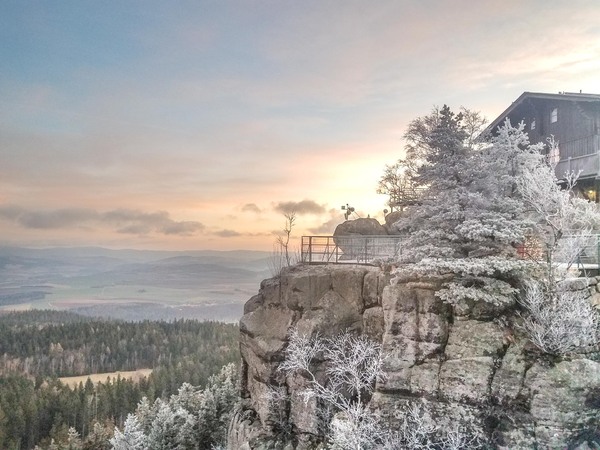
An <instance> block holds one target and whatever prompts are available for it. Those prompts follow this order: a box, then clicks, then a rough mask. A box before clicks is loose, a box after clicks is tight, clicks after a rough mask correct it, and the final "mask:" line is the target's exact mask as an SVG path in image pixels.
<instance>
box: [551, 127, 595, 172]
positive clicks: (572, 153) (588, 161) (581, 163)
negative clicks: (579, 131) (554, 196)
mask: <svg viewBox="0 0 600 450" xmlns="http://www.w3.org/2000/svg"><path fill="white" fill-rule="evenodd" d="M559 147H560V161H559V162H558V164H557V165H556V176H557V177H558V178H559V179H561V178H564V175H565V173H567V172H575V173H579V177H580V178H590V177H596V176H599V175H600V136H598V135H593V136H588V137H585V138H582V139H576V140H573V141H567V142H560V143H559Z"/></svg>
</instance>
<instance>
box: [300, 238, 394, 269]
mask: <svg viewBox="0 0 600 450" xmlns="http://www.w3.org/2000/svg"><path fill="white" fill-rule="evenodd" d="M404 239H405V238H404V237H403V236H302V249H301V255H302V262H304V263H308V264H327V263H334V264H344V263H345V264H370V263H371V262H373V261H374V260H376V259H387V258H397V257H399V256H400V255H401V254H402V242H403V240H404Z"/></svg>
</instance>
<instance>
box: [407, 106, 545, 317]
mask: <svg viewBox="0 0 600 450" xmlns="http://www.w3.org/2000/svg"><path fill="white" fill-rule="evenodd" d="M466 113H468V114H469V115H470V116H469V117H471V120H470V123H473V119H472V117H473V116H475V114H474V113H472V112H468V111H465V112H463V113H461V114H458V115H455V114H454V113H452V112H451V111H450V109H449V108H448V107H447V106H444V107H443V108H442V109H441V110H434V112H433V113H432V114H431V115H430V116H428V117H429V118H428V119H427V120H425V121H424V119H417V121H416V122H418V123H422V122H423V121H424V122H425V123H429V124H431V126H430V127H422V126H416V125H415V124H414V123H413V125H411V126H410V127H409V131H408V132H407V135H406V139H407V141H408V142H409V144H408V149H407V156H408V157H409V158H413V157H418V158H420V159H421V161H422V162H421V163H420V164H416V163H411V164H410V166H411V167H414V166H417V167H418V168H417V170H416V171H413V172H412V176H413V178H414V180H415V182H417V183H419V184H420V185H421V186H422V187H423V188H425V189H426V190H427V192H428V193H427V195H426V197H425V198H424V200H423V201H422V202H421V203H420V204H418V205H414V206H411V207H409V208H408V209H407V212H406V216H405V217H404V218H402V219H401V220H400V221H399V222H397V223H396V224H395V227H396V229H397V230H398V231H399V232H401V233H405V234H406V235H407V241H406V251H405V252H404V254H403V258H402V260H401V262H404V263H411V264H408V265H402V266H400V269H399V270H398V275H399V276H401V277H405V276H408V277H413V276H423V275H425V274H429V275H438V276H439V275H441V276H448V275H456V276H455V277H453V278H452V280H451V281H448V282H446V283H444V286H443V289H442V290H441V291H440V293H439V295H440V297H442V298H443V299H444V300H446V301H449V302H450V303H455V304H459V303H461V302H464V301H467V300H471V301H485V302H488V303H491V304H493V305H496V306H508V305H511V304H513V303H514V294H515V293H516V292H517V291H516V288H517V286H518V278H519V274H520V273H521V272H522V270H523V264H522V262H521V261H519V260H518V259H517V258H516V255H517V248H518V246H519V245H520V244H522V243H523V242H524V241H525V238H526V235H527V233H528V231H529V230H530V229H531V227H532V222H531V220H530V218H529V217H528V215H527V214H526V213H525V205H524V201H523V198H522V196H521V195H520V193H519V191H518V180H519V178H520V177H522V176H523V174H524V169H525V168H527V167H530V166H535V165H538V164H540V163H541V162H542V158H543V157H542V155H541V154H540V149H539V148H538V147H537V146H529V142H528V138H527V135H526V134H525V133H524V132H523V125H520V126H519V127H517V128H513V127H511V125H510V123H508V122H506V123H505V124H504V126H503V127H501V128H500V130H499V134H498V136H495V137H493V138H492V139H491V140H490V142H489V143H487V144H483V143H481V142H479V143H478V142H477V141H475V140H474V139H473V138H472V133H473V131H472V130H473V128H472V127H471V128H469V127H467V124H466V123H465V120H464V117H465V114H466ZM479 123H481V122H479ZM469 131H471V133H469ZM409 173H410V172H409Z"/></svg>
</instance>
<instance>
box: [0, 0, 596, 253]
mask: <svg viewBox="0 0 600 450" xmlns="http://www.w3.org/2000/svg"><path fill="white" fill-rule="evenodd" d="M580 90H581V91H583V92H588V93H600V2H598V1H597V0H569V1H556V0H519V1H514V0H502V1H496V0H490V1H486V0H480V1H477V2H474V1H472V0H421V1H413V0H410V1H409V0H393V1H388V0H377V1H366V0H363V1H354V0H335V1H331V0H318V1H313V0H303V1H291V0H290V1H287V0H278V1H270V0H261V1H258V0H256V1H253V0H247V1H241V0H239V1H226V0H211V1H208V0H194V1H172V2H171V1H152V0H145V1H123V0H118V1H111V0H104V1H87V0H61V1H59V2H48V1H35V0H31V1H30V0H26V1H23V0H2V1H1V2H0V245H19V246H29V247H48V246H103V247H109V248H138V249H165V250H167V249H168V250H200V249H214V250H233V249H254V250H266V251H270V250H271V249H272V245H273V242H274V239H275V233H277V232H278V231H279V230H281V229H282V228H283V227H284V225H285V219H284V214H285V213H286V212H288V211H290V210H295V211H296V213H297V219H296V223H295V227H294V229H293V233H292V235H293V236H295V237H296V238H297V237H299V236H301V235H327V234H331V233H332V232H333V231H334V229H335V226H336V225H337V224H339V223H341V222H343V220H344V217H343V211H341V206H342V205H346V204H350V205H351V206H353V207H355V208H356V211H357V213H358V214H359V215H360V216H361V217H367V216H370V217H376V218H379V219H381V217H382V210H383V209H384V208H385V203H386V198H385V196H383V195H380V194H377V193H376V189H377V181H378V180H379V178H380V176H381V174H382V172H383V170H384V167H385V165H386V164H392V163H394V162H395V161H396V160H397V159H399V158H401V157H402V156H403V154H404V153H403V147H404V142H403V138H402V136H403V133H404V131H405V129H406V126H407V124H408V123H409V122H410V121H411V120H413V119H415V118H416V117H419V116H423V115H426V114H428V113H429V112H430V111H431V110H432V108H433V107H434V106H440V105H443V104H448V105H449V106H450V107H451V108H453V109H458V108H459V107H460V106H465V107H467V108H470V109H473V110H478V111H481V112H482V113H483V114H484V115H485V116H486V117H487V118H488V119H489V120H493V119H494V118H495V117H496V116H498V115H499V114H500V113H501V112H502V111H503V110H504V109H505V108H507V107H508V106H509V105H510V103H511V102H512V101H514V100H515V99H516V98H517V97H518V96H519V95H520V94H521V93H522V92H524V91H533V92H549V93H556V92H559V91H567V92H579V91H580ZM294 242H297V240H295V241H294Z"/></svg>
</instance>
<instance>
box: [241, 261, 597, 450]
mask: <svg viewBox="0 0 600 450" xmlns="http://www.w3.org/2000/svg"><path fill="white" fill-rule="evenodd" d="M390 279H391V276H390V274H389V273H386V272H384V271H382V270H380V269H378V268H375V267H367V266H300V267H296V268H293V269H291V270H286V271H284V272H283V274H282V275H281V277H280V279H278V280H275V279H273V280H266V281H264V282H263V283H262V284H261V289H260V292H259V293H258V295H256V296H254V297H252V298H251V299H250V300H249V301H248V303H247V304H246V307H245V310H244V312H245V314H244V316H243V318H242V319H241V321H240V349H241V354H242V359H243V364H242V368H243V369H242V378H243V382H242V399H243V409H244V413H243V414H240V415H237V416H236V417H238V418H242V417H254V419H253V421H249V420H248V419H247V420H245V421H241V419H238V420H240V421H241V422H240V423H239V424H237V425H236V424H235V423H234V424H232V427H231V429H232V432H231V435H232V437H231V439H233V438H235V446H234V444H231V442H230V448H232V449H233V448H235V449H267V448H274V449H275V448H277V449H279V448H287V449H290V450H291V449H310V448H316V446H317V445H318V443H319V439H320V433H321V430H319V427H318V423H319V418H318V416H317V410H318V408H317V406H318V405H317V404H316V403H314V402H313V403H311V402H310V401H309V402H305V400H304V399H303V398H302V395H301V389H302V386H303V380H302V379H301V377H288V378H287V379H286V378H285V377H284V376H283V375H282V373H281V372H280V371H278V370H277V368H278V365H279V363H280V362H281V361H282V360H283V358H284V350H285V347H286V344H287V339H288V337H289V333H290V330H291V329H293V328H296V329H297V330H298V331H299V332H300V333H302V334H305V335H308V336H316V335H319V336H324V337H331V336H334V335H336V334H339V333H341V332H343V331H346V330H350V331H352V332H354V333H357V334H361V333H362V334H365V335H367V336H368V337H370V338H371V339H373V340H376V341H378V342H380V343H381V345H382V348H383V350H384V352H385V354H386V355H387V358H386V360H385V363H384V370H385V374H386V377H385V379H384V380H382V381H381V382H379V383H378V385H377V386H376V390H375V393H374V395H373V397H372V399H371V407H372V408H375V409H378V410H379V411H380V412H381V415H382V416H384V417H388V418H389V420H390V424H392V425H394V420H396V419H394V417H398V414H396V413H395V412H398V411H400V410H402V409H403V408H405V407H406V405H407V404H408V403H410V402H420V404H426V405H427V408H428V410H429V412H430V414H431V416H432V417H433V418H434V420H435V421H436V423H437V424H438V425H440V426H447V427H452V426H456V425H457V422H458V425H460V426H467V425H468V426H474V425H477V426H480V427H481V429H483V430H484V431H485V433H486V434H487V436H488V438H489V439H490V440H491V441H492V442H494V445H495V447H496V448H503V449H530V448H566V447H568V446H569V445H574V443H576V442H577V439H580V437H581V436H585V435H590V433H591V434H593V433H598V428H599V427H600V400H599V399H598V398H599V396H600V362H598V361H597V360H594V359H593V358H592V356H590V355H573V356H572V357H571V358H562V359H557V358H550V357H548V356H547V355H542V354H541V353H540V352H539V351H537V350H536V349H535V348H533V347H532V345H531V344H530V343H529V341H528V339H527V337H526V336H525V335H524V334H523V333H521V332H520V331H519V330H518V329H515V328H514V327H511V326H510V325H506V324H513V323H516V322H518V319H519V316H518V314H517V311H515V310H514V309H512V310H507V311H504V312H503V313H502V317H498V316H497V315H493V314H479V312H478V311H479V309H478V308H469V311H464V310H461V311H459V313H458V314H457V312H456V311H454V310H453V308H452V307H451V306H450V305H448V304H446V303H444V302H442V301H441V300H440V299H439V298H438V297H437V296H436V292H437V290H438V289H439V286H440V284H439V283H440V282H439V280H438V281H436V280H406V281H403V282H399V283H397V284H391V283H390ZM594 281H595V280H594ZM580 284H582V283H580ZM583 284H585V283H583ZM583 284H582V286H583ZM594 284H595V283H594ZM589 287H590V286H589V285H588V284H585V286H583V287H582V289H588V288H589ZM594 288H595V286H593V287H592V291H594V292H595V290H594ZM274 388H279V389H281V390H282V392H284V393H287V394H288V399H289V400H288V403H285V402H276V401H272V394H270V392H271V391H272V390H273V389H274ZM423 402H425V403H423ZM277 423H279V425H277ZM282 424H284V425H285V426H282ZM396 425H397V424H396ZM283 428H285V429H286V430H287V431H286V432H285V433H282V432H281V429H283ZM586 433H587V434H586ZM232 442H233V441H232ZM573 448H575V447H573Z"/></svg>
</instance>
